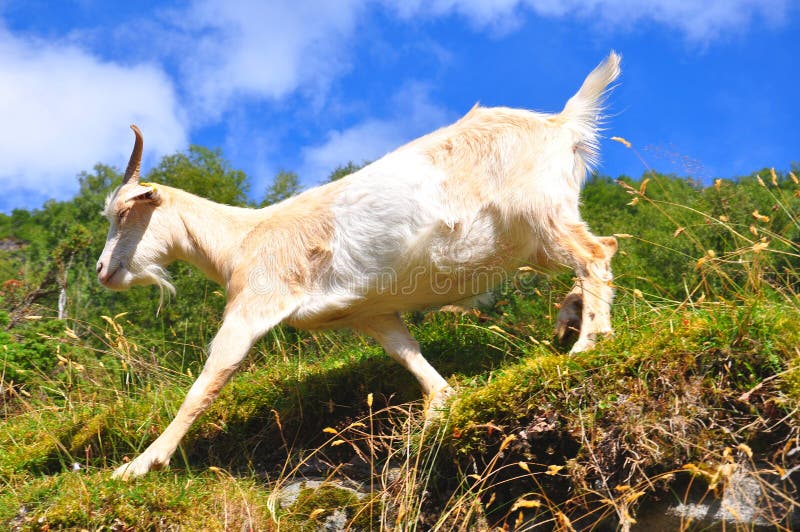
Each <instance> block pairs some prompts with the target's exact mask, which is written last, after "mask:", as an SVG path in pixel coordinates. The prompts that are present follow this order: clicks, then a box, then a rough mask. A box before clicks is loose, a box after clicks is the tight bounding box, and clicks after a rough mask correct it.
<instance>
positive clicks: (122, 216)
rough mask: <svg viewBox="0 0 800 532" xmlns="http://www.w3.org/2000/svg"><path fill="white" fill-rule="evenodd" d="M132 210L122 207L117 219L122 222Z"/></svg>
mask: <svg viewBox="0 0 800 532" xmlns="http://www.w3.org/2000/svg"><path fill="white" fill-rule="evenodd" d="M130 211H131V210H130V209H122V210H121V211H119V212H118V213H117V219H118V220H119V221H120V222H121V221H122V220H124V219H125V217H126V216H127V215H128V213H129V212H130Z"/></svg>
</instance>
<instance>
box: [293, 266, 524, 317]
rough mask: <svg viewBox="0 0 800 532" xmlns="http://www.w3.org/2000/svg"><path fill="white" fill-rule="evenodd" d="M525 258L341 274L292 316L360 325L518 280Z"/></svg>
mask: <svg viewBox="0 0 800 532" xmlns="http://www.w3.org/2000/svg"><path fill="white" fill-rule="evenodd" d="M475 258H477V257H475ZM523 262H524V261H522V260H517V259H516V258H514V255H511V256H506V257H495V256H492V257H485V258H483V260H478V261H476V262H475V263H463V262H450V263H445V264H442V263H438V264H435V263H433V262H427V263H426V262H419V263H417V264H415V265H410V266H409V265H406V266H405V267H404V268H403V269H402V270H401V271H396V270H393V269H391V268H386V269H383V270H381V271H376V272H372V273H364V274H363V275H362V276H353V277H349V278H348V279H347V280H346V281H345V280H343V279H339V280H338V281H337V282H334V283H331V284H329V285H328V286H327V287H326V289H325V290H322V291H320V292H318V293H317V294H315V295H314V296H310V297H309V298H308V299H307V301H306V302H305V303H304V304H303V305H301V306H300V308H298V309H297V311H296V312H294V313H293V314H292V315H291V316H290V317H289V318H287V320H286V322H287V323H289V324H290V325H292V326H294V327H298V328H301V329H329V328H340V327H352V326H355V327H358V325H359V324H361V323H364V322H365V321H367V320H369V318H371V317H373V316H378V315H381V314H388V313H395V312H409V311H415V310H425V309H429V308H437V307H441V306H444V305H447V304H451V303H455V302H463V301H464V300H468V299H471V298H473V297H475V296H479V295H481V294H485V293H487V292H489V291H491V290H492V289H494V288H496V287H498V286H500V285H502V284H503V283H505V282H507V281H510V280H512V278H513V275H514V273H515V272H516V267H517V266H519V265H520V264H522V263H523Z"/></svg>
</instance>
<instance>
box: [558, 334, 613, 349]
mask: <svg viewBox="0 0 800 532" xmlns="http://www.w3.org/2000/svg"><path fill="white" fill-rule="evenodd" d="M612 336H614V333H613V331H611V329H609V330H602V331H597V332H592V333H588V334H586V335H585V336H584V335H582V336H581V337H580V338H578V341H577V342H575V344H574V345H573V346H572V349H570V350H569V352H570V353H581V352H583V351H589V350H590V349H594V346H595V345H596V344H597V341H598V340H600V339H601V338H610V337H612Z"/></svg>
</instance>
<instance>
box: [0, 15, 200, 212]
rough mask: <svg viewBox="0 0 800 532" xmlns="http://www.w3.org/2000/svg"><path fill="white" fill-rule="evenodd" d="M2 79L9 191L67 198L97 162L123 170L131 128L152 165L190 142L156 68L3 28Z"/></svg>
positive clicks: (0, 134)
mask: <svg viewBox="0 0 800 532" xmlns="http://www.w3.org/2000/svg"><path fill="white" fill-rule="evenodd" d="M0 80H2V83H0V116H2V117H3V122H4V124H3V127H2V128H0V188H2V189H3V190H4V191H5V190H7V191H9V193H11V192H14V193H16V194H19V193H20V191H25V190H27V191H32V193H34V194H38V193H40V192H42V191H44V192H45V193H46V194H47V196H48V197H59V198H63V197H65V196H67V195H68V194H69V193H71V192H74V191H75V190H76V189H77V180H76V179H75V176H76V174H78V173H79V172H81V171H84V170H91V168H92V167H93V166H94V165H95V164H96V163H98V162H105V163H111V164H116V165H118V166H120V167H124V166H125V164H126V163H127V157H128V155H129V154H130V150H131V147H132V145H133V134H132V133H131V131H130V129H128V125H129V124H132V123H136V124H138V125H139V126H140V127H141V128H142V131H143V133H144V135H145V145H146V150H145V151H146V154H147V157H148V158H149V159H150V160H153V159H154V158H155V157H156V156H157V155H161V154H165V153H170V152H173V151H175V150H176V149H179V148H182V147H184V146H185V145H186V138H187V136H186V130H185V127H184V125H183V120H182V118H181V111H180V106H179V104H178V102H177V100H176V97H175V94H174V91H173V87H172V83H171V81H170V80H169V78H168V77H167V76H166V75H165V74H164V73H163V72H162V71H161V70H160V69H159V68H158V67H156V66H153V65H147V64H139V65H131V66H129V65H121V64H118V63H112V62H105V61H102V60H100V59H98V58H97V57H95V56H93V55H91V54H89V53H87V52H86V51H84V50H82V49H80V48H78V47H76V46H74V45H66V44H65V45H62V44H58V43H52V42H50V43H47V42H44V41H40V40H33V39H23V38H20V37H17V36H15V35H12V34H11V33H9V32H8V31H7V30H5V29H4V28H0ZM4 203H6V202H4ZM15 203H16V202H15ZM6 204H7V203H6ZM28 206H34V205H31V204H30V203H28Z"/></svg>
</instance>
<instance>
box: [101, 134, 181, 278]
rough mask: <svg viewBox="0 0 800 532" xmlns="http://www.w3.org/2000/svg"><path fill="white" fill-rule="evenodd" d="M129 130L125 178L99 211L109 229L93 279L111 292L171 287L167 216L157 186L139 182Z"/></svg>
mask: <svg viewBox="0 0 800 532" xmlns="http://www.w3.org/2000/svg"><path fill="white" fill-rule="evenodd" d="M131 127H132V128H133V130H134V132H135V133H136V144H135V145H134V148H133V153H132V154H131V160H130V162H129V163H128V169H127V171H126V172H125V178H124V179H123V182H122V185H121V186H120V187H119V188H117V190H115V191H114V192H113V193H112V194H111V195H110V196H109V197H108V199H107V200H106V206H105V209H104V210H103V214H104V215H105V216H106V217H107V218H108V221H109V222H110V224H111V227H110V228H109V230H108V237H107V239H106V245H105V248H103V252H102V253H101V254H100V259H99V260H98V261H97V277H98V279H99V280H100V283H102V284H103V286H105V287H107V288H111V289H112V290H125V289H126V288H129V287H131V286H135V285H142V284H157V285H160V286H162V287H164V288H171V285H170V284H169V282H168V281H167V275H166V272H165V270H164V265H165V264H166V263H167V262H169V260H170V257H169V251H170V246H171V241H172V239H171V233H170V231H169V216H168V214H167V213H165V212H164V209H162V208H159V206H160V205H161V204H162V202H163V198H162V195H161V193H160V192H159V190H158V187H157V185H154V184H151V183H140V182H139V163H140V161H141V156H142V137H141V133H140V132H139V130H138V128H136V127H135V126H131Z"/></svg>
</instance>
